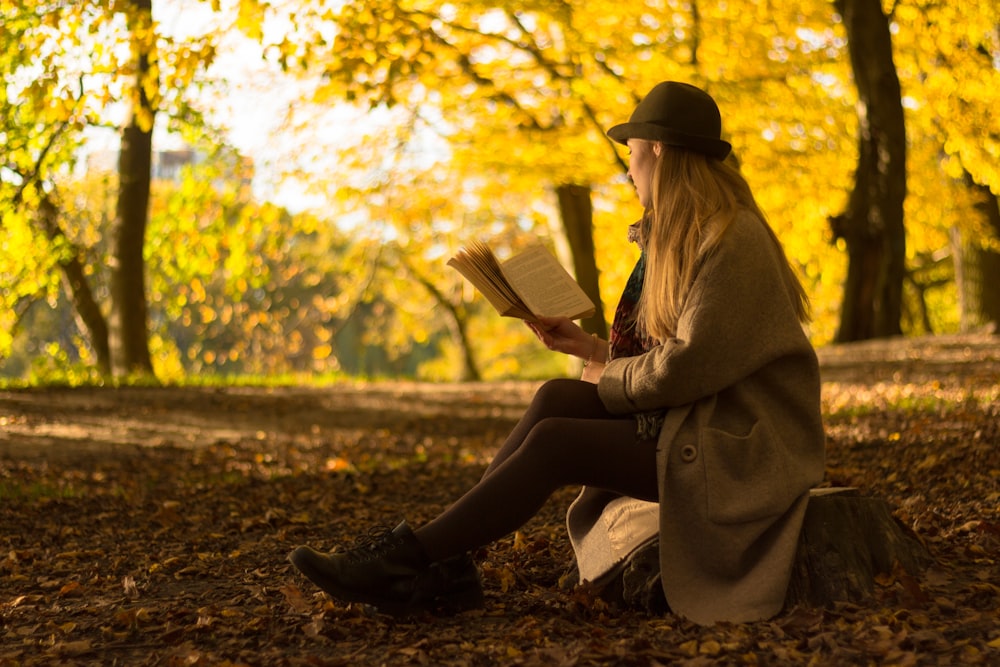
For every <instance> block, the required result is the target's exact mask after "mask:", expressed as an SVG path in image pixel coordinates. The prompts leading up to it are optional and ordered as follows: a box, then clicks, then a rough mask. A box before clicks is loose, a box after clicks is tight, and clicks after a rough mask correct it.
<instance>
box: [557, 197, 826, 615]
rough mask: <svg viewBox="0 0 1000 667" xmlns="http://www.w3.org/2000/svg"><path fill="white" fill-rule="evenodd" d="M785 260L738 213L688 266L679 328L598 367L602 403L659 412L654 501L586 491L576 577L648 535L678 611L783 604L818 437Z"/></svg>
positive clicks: (817, 470)
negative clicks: (693, 273)
mask: <svg viewBox="0 0 1000 667" xmlns="http://www.w3.org/2000/svg"><path fill="white" fill-rule="evenodd" d="M782 261H784V260H783V259H782V257H781V256H780V254H779V253H778V251H777V249H776V248H775V246H774V244H773V243H772V242H771V241H770V239H769V236H768V233H767V230H766V229H765V228H764V226H763V223H762V222H761V221H760V220H759V219H758V218H757V217H756V216H754V215H752V214H751V213H749V212H747V213H745V214H742V215H741V216H740V217H738V218H737V219H736V220H735V221H734V222H733V224H732V225H731V226H730V228H729V229H728V230H727V231H726V233H725V234H724V236H723V239H722V241H721V245H720V247H719V248H718V249H717V250H716V251H715V252H714V253H713V254H712V255H711V256H710V257H709V258H708V259H707V260H706V262H705V264H704V265H703V267H702V268H701V269H700V271H699V272H698V275H697V277H696V279H695V283H694V285H693V287H692V290H691V292H690V295H689V297H688V299H687V302H686V304H685V306H684V309H683V312H682V313H681V317H680V320H679V322H678V326H677V335H676V337H675V338H673V339H670V340H668V341H666V342H665V343H663V344H662V345H659V346H657V347H655V348H654V349H652V350H650V351H648V352H646V353H645V354H642V355H639V356H635V357H626V358H619V359H614V360H612V361H611V362H610V363H608V365H607V367H606V368H605V370H604V374H603V376H602V377H601V379H600V381H599V384H598V392H599V394H600V397H601V399H602V401H603V402H604V404H605V405H606V407H607V408H608V409H609V410H610V411H612V412H613V413H616V414H627V413H636V412H642V411H648V410H655V409H660V408H667V414H666V418H665V421H664V424H663V428H662V431H661V432H660V436H659V441H658V448H657V474H658V480H659V490H660V497H659V502H658V503H645V502H641V501H638V500H635V499H631V498H620V497H615V496H613V495H612V494H609V493H607V492H604V491H600V490H598V489H590V488H584V490H583V491H582V493H581V494H580V496H579V497H578V498H577V500H576V501H575V502H574V503H573V505H572V506H571V507H570V509H569V512H568V515H567V525H568V528H569V533H570V539H571V542H572V544H573V548H574V550H575V552H576V557H577V562H578V565H579V569H580V575H581V579H585V580H591V581H596V580H598V579H599V578H600V577H601V576H603V575H604V574H606V573H607V572H609V571H611V570H612V569H613V568H614V566H615V565H617V564H618V563H620V562H621V561H622V560H623V559H625V558H626V557H627V556H628V555H629V554H630V553H631V552H632V551H634V549H636V548H637V547H638V546H640V545H641V544H642V543H643V542H645V541H647V540H649V539H658V540H659V549H660V568H661V580H662V583H663V590H664V593H665V595H666V599H667V603H668V604H669V605H670V607H671V609H672V610H673V611H674V612H675V613H677V614H679V615H681V616H684V617H686V618H688V619H690V620H692V621H694V622H696V623H700V624H710V623H714V622H717V621H734V622H742V621H753V620H758V619H764V618H769V617H771V616H773V615H775V614H777V613H778V612H779V611H781V608H782V605H783V603H784V599H785V593H786V589H787V586H788V581H789V577H790V573H791V567H792V562H793V559H794V557H795V549H796V545H797V541H798V537H799V531H800V529H801V525H802V518H803V515H804V513H805V508H806V503H807V501H808V494H809V489H810V488H811V487H812V486H814V485H816V484H817V483H819V482H820V481H821V480H822V478H823V471H824V441H825V438H824V432H823V424H822V419H821V413H820V378H819V367H818V363H817V359H816V354H815V351H814V350H813V348H812V346H811V345H810V343H809V340H808V339H807V337H806V335H805V333H804V331H803V329H802V326H801V324H800V323H799V321H798V319H797V317H796V315H795V310H794V305H793V304H794V295H793V294H791V293H790V292H789V290H788V289H787V288H786V287H785V285H784V283H783V281H782V278H781V275H782V274H781V262H782ZM623 446H627V443H626V444H623ZM657 536H658V537H657Z"/></svg>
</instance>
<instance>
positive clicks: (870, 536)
mask: <svg viewBox="0 0 1000 667" xmlns="http://www.w3.org/2000/svg"><path fill="white" fill-rule="evenodd" d="M930 562H931V556H930V554H929V553H928V551H927V549H926V548H925V547H924V545H923V544H921V543H920V541H919V540H918V539H917V538H916V536H915V535H914V534H913V533H912V531H910V530H909V529H907V528H906V527H905V526H903V525H902V524H900V523H899V521H897V520H896V519H895V518H894V517H893V516H892V513H891V512H890V510H889V506H888V504H886V502H885V501H884V500H882V499H880V498H870V497H865V496H862V495H860V494H859V493H858V492H857V490H856V489H850V488H836V489H813V491H812V494H811V495H810V497H809V507H808V509H807V510H806V517H805V521H804V523H803V525H802V534H801V536H800V538H799V548H798V552H797V553H796V556H795V565H794V566H793V568H792V579H791V581H790V582H789V586H788V595H787V596H786V601H785V604H786V606H791V605H794V604H806V605H812V606H820V607H824V606H827V605H829V604H831V603H833V602H858V601H861V600H864V599H866V598H869V597H871V595H872V594H873V593H874V592H875V578H876V577H877V576H879V575H882V576H890V575H899V576H902V574H903V573H905V575H907V576H910V577H916V576H917V575H918V574H920V572H921V571H922V570H923V569H924V567H925V566H926V565H928V564H929V563H930Z"/></svg>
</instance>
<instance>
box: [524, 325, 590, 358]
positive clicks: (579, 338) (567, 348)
mask: <svg viewBox="0 0 1000 667" xmlns="http://www.w3.org/2000/svg"><path fill="white" fill-rule="evenodd" d="M525 324H527V325H528V327H529V328H530V329H531V330H532V331H534V332H535V335H536V336H538V340H540V341H542V343H543V344H544V345H545V347H547V348H549V349H550V350H553V351H555V352H562V353H564V354H571V355H573V356H575V357H580V358H581V359H590V360H592V361H600V362H603V361H605V359H604V358H603V356H604V355H603V354H602V355H601V357H602V358H601V359H595V358H594V353H595V351H597V348H600V347H602V346H601V341H599V340H597V339H595V337H593V336H591V335H590V334H589V333H587V332H586V331H584V330H583V329H581V328H580V327H579V326H578V325H577V324H576V323H575V322H573V320H571V319H568V318H565V317H539V318H538V322H527V321H525Z"/></svg>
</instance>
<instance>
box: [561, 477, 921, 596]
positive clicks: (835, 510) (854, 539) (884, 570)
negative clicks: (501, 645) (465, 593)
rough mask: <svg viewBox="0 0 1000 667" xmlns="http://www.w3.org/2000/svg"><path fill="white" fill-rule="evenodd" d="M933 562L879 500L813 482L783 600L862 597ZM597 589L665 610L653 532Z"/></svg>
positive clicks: (915, 538) (605, 594)
mask: <svg viewBox="0 0 1000 667" xmlns="http://www.w3.org/2000/svg"><path fill="white" fill-rule="evenodd" d="M931 562H933V559H932V557H931V555H930V553H929V552H928V551H927V549H926V547H924V545H923V544H922V543H921V542H920V540H919V539H917V537H916V536H915V535H914V534H913V532H912V531H911V530H909V529H908V528H906V527H905V526H903V525H902V524H901V523H900V522H899V521H898V520H896V518H895V517H893V516H892V512H890V510H889V506H888V505H887V504H886V502H885V501H884V500H882V499H880V498H870V497H866V496H862V495H861V494H859V493H858V491H857V489H852V488H832V489H826V488H824V489H813V490H812V491H811V493H810V494H809V505H808V507H807V508H806V516H805V519H804V521H803V524H802V532H801V533H800V535H799V544H798V549H797V550H796V553H795V562H794V564H793V565H792V575H791V580H790V581H789V584H788V592H787V594H786V595H785V607H786V608H789V607H792V606H794V605H799V604H802V605H807V606H816V607H826V606H829V605H831V604H833V603H835V602H861V601H863V600H865V599H868V598H870V597H871V596H872V594H873V593H874V592H875V586H876V578H879V577H895V578H897V579H903V578H906V577H909V578H914V579H915V578H916V577H917V576H918V575H919V574H920V573H921V572H922V571H923V569H924V568H925V567H926V566H927V565H929V564H930V563H931ZM566 579H567V580H570V579H575V578H572V577H566ZM600 594H601V597H603V598H605V599H606V600H608V601H611V602H614V603H617V604H621V605H624V606H626V607H630V608H638V609H643V610H645V611H647V612H650V613H662V612H664V611H666V610H667V608H668V605H667V601H666V600H665V599H664V597H663V586H662V585H661V583H660V554H659V542H658V540H657V538H653V539H651V540H650V541H649V542H648V543H646V544H645V545H644V546H642V547H640V548H639V549H637V550H636V551H635V553H633V554H632V555H631V556H629V558H628V560H627V561H626V562H625V563H623V564H622V566H621V569H620V576H615V577H612V578H611V579H610V581H609V582H608V583H607V585H606V587H605V588H603V589H602V590H601V591H600Z"/></svg>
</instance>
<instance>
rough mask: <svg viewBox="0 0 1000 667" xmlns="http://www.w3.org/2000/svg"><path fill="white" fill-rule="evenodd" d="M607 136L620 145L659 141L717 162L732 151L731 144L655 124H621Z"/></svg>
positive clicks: (609, 131)
mask: <svg viewBox="0 0 1000 667" xmlns="http://www.w3.org/2000/svg"><path fill="white" fill-rule="evenodd" d="M608 136H609V137H611V138H612V139H614V140H615V141H617V142H618V143H620V144H628V140H629V139H643V140H645V141H659V142H662V143H664V144H666V145H668V146H676V147H678V148H687V149H689V150H693V151H696V152H698V153H704V154H705V155H708V156H710V157H714V158H717V159H719V160H722V159H725V157H726V156H727V155H729V152H730V151H731V150H732V149H733V147H732V144H730V143H729V142H728V141H723V140H722V139H716V138H715V137H704V136H701V135H697V134H685V133H683V132H677V131H676V130H670V129H668V128H665V127H663V126H661V125H656V124H655V123H622V124H621V125H615V126H614V127H612V128H611V129H610V130H608Z"/></svg>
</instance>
